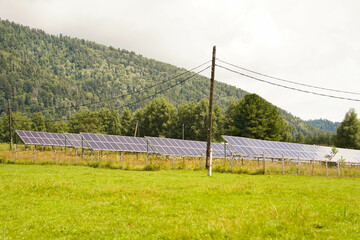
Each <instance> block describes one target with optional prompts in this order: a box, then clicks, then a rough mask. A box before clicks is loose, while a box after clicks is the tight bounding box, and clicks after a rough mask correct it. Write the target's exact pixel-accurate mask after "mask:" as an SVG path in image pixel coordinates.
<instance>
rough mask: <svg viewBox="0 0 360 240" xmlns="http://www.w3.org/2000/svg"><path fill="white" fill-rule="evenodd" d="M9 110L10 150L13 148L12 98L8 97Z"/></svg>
mask: <svg viewBox="0 0 360 240" xmlns="http://www.w3.org/2000/svg"><path fill="white" fill-rule="evenodd" d="M8 110H9V111H8V112H9V137H10V150H12V148H13V146H12V134H11V133H12V131H11V105H10V99H8Z"/></svg>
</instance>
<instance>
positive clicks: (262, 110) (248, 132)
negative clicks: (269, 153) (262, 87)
mask: <svg viewBox="0 0 360 240" xmlns="http://www.w3.org/2000/svg"><path fill="white" fill-rule="evenodd" d="M232 108H233V109H231V110H230V111H229V110H228V111H227V113H228V114H229V115H228V116H227V117H231V118H232V120H231V121H230V122H232V123H233V126H231V128H230V133H231V134H232V135H237V136H243V137H249V138H256V139H264V140H272V141H287V140H289V139H290V133H289V131H290V127H289V126H288V124H287V123H286V122H285V120H284V119H283V118H282V117H281V115H280V114H279V112H278V110H277V107H276V106H274V105H272V104H271V103H269V102H267V101H266V100H265V99H263V98H261V97H260V96H258V95H256V94H248V95H246V96H245V98H243V99H242V100H240V101H239V102H238V103H237V104H236V105H235V106H232Z"/></svg>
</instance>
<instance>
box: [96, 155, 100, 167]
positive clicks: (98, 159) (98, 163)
mask: <svg viewBox="0 0 360 240" xmlns="http://www.w3.org/2000/svg"><path fill="white" fill-rule="evenodd" d="M96 165H97V167H99V165H100V151H98V157H97V164H96Z"/></svg>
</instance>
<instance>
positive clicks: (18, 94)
mask: <svg viewBox="0 0 360 240" xmlns="http://www.w3.org/2000/svg"><path fill="white" fill-rule="evenodd" d="M185 71H186V69H183V68H178V67H176V66H173V65H170V64H167V63H163V62H160V61H156V60H153V59H148V58H145V57H143V56H141V55H138V54H135V53H134V52H130V51H127V50H122V49H116V48H113V47H107V46H104V45H101V44H97V43H94V42H91V41H86V40H83V39H77V38H70V37H67V36H62V35H61V34H60V35H59V36H54V35H50V34H47V33H45V32H44V31H42V30H38V29H31V28H29V27H26V26H22V25H19V24H16V23H13V22H10V21H7V20H1V21H0V114H1V112H3V111H4V110H5V109H7V99H11V104H12V109H13V111H21V112H23V113H25V114H31V113H34V112H39V111H41V112H42V113H43V114H44V115H45V116H46V117H48V118H61V117H63V116H70V115H71V114H72V113H74V112H75V111H77V110H78V109H81V108H84V107H82V106H86V107H87V108H89V109H91V110H96V109H99V108H101V107H107V108H110V109H119V111H121V108H122V106H124V105H126V104H129V103H136V104H133V105H130V106H129V107H130V109H131V110H132V111H134V110H136V109H138V108H141V107H144V106H145V105H146V104H148V103H149V102H150V101H151V99H152V98H151V96H152V95H154V94H155V92H157V91H160V90H163V89H166V88H167V87H169V86H171V85H173V84H175V83H176V82H179V81H181V80H185V79H186V78H188V77H189V76H190V75H189V74H185V75H182V76H181V77H179V78H177V79H174V80H171V81H168V82H167V83H165V84H159V85H158V86H157V87H155V88H148V87H149V86H151V85H153V84H156V83H161V82H162V81H164V80H167V79H170V78H172V77H174V76H176V75H178V74H181V73H183V72H185ZM134 91H135V92H138V93H136V94H134V93H133V92H134ZM245 95H246V92H245V91H243V90H241V89H239V88H236V87H233V86H230V85H227V84H225V83H221V82H217V83H216V89H215V96H214V100H215V102H216V103H217V104H219V105H220V106H221V107H222V108H223V109H224V110H225V109H226V108H227V106H228V103H229V101H230V100H231V99H241V98H243V97H244V96H245ZM157 96H163V97H165V98H167V99H168V100H169V101H170V103H172V104H174V105H175V106H178V105H179V104H181V103H182V102H189V101H193V102H199V101H200V100H201V99H204V98H208V97H209V79H208V78H206V77H203V76H201V75H197V76H195V77H193V78H191V79H190V80H188V81H186V82H185V83H183V84H181V85H179V86H177V87H175V88H172V89H170V90H168V91H165V92H164V93H161V94H158V95H157ZM110 98H113V100H109V99H110ZM144 98H148V99H147V100H146V101H141V100H142V99H144ZM279 112H280V113H281V114H282V115H283V116H284V118H285V120H286V121H288V122H289V124H290V125H291V126H292V128H293V130H292V134H293V136H296V135H297V134H299V133H301V134H303V135H304V136H308V135H310V136H317V135H319V134H324V133H328V132H325V131H322V130H319V129H317V128H315V127H313V126H311V125H309V124H308V123H306V122H305V121H303V120H301V119H300V118H297V117H294V116H293V115H291V114H290V113H287V112H286V111H284V110H281V109H279Z"/></svg>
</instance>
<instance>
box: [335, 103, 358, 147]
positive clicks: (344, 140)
mask: <svg viewBox="0 0 360 240" xmlns="http://www.w3.org/2000/svg"><path fill="white" fill-rule="evenodd" d="M336 146H337V147H343V148H352V149H360V121H359V119H358V118H357V114H356V112H355V109H353V108H351V109H350V110H349V111H348V112H347V113H346V115H345V118H344V120H343V121H342V122H341V124H340V126H339V127H338V129H337V134H336Z"/></svg>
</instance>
